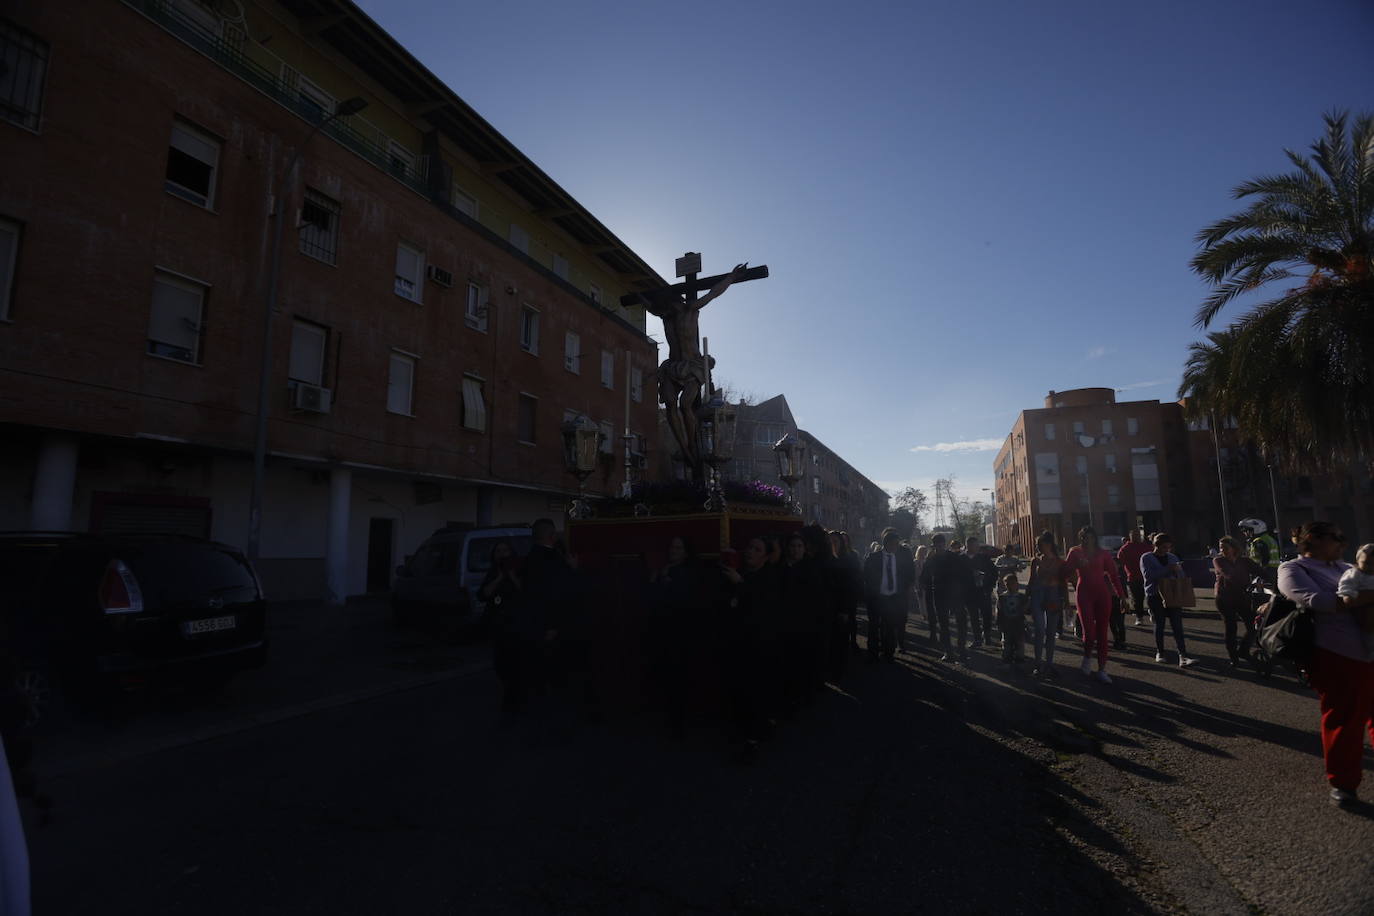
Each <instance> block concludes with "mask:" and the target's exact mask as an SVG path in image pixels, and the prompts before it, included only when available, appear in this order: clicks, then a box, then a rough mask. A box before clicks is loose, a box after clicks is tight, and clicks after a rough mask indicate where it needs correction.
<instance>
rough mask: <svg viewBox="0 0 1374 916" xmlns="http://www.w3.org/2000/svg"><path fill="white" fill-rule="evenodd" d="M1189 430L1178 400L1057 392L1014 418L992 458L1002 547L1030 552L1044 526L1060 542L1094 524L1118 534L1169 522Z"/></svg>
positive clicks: (1183, 479) (1101, 391)
mask: <svg viewBox="0 0 1374 916" xmlns="http://www.w3.org/2000/svg"><path fill="white" fill-rule="evenodd" d="M1185 434H1186V429H1185V426H1184V421H1183V412H1182V409H1181V408H1180V407H1179V405H1177V404H1162V403H1160V402H1159V401H1126V402H1120V403H1118V402H1117V400H1116V393H1115V392H1114V391H1113V390H1112V389H1110V388H1080V389H1077V390H1074V391H1058V392H1056V391H1051V392H1050V393H1049V394H1048V395H1047V396H1046V398H1045V406H1044V407H1043V408H1041V409H1038V410H1025V411H1022V412H1021V414H1020V416H1018V417H1017V418H1016V423H1015V424H1014V425H1013V426H1012V430H1011V433H1010V434H1009V435H1008V436H1007V441H1006V442H1005V443H1003V445H1002V448H1001V450H1000V451H999V452H998V453H997V458H996V460H995V462H994V464H993V468H994V472H995V475H996V495H997V525H996V539H997V543H999V544H1006V543H1020V544H1021V545H1022V546H1023V547H1026V548H1027V549H1028V545H1031V544H1033V543H1034V542H1035V538H1036V536H1037V535H1039V533H1040V532H1041V531H1046V530H1048V531H1052V532H1054V533H1055V535H1056V537H1058V538H1059V539H1060V540H1061V541H1064V540H1066V539H1072V537H1073V533H1074V532H1076V531H1077V530H1078V529H1079V528H1081V527H1083V526H1084V525H1088V524H1092V525H1093V527H1095V528H1096V529H1097V531H1098V533H1099V534H1116V535H1124V534H1125V533H1126V531H1127V530H1128V529H1129V528H1130V527H1131V526H1133V525H1136V524H1140V525H1144V526H1145V527H1146V528H1148V529H1150V530H1153V531H1158V530H1162V529H1164V528H1166V527H1168V526H1169V525H1170V524H1171V523H1172V521H1173V519H1174V517H1175V507H1176V504H1177V501H1178V499H1179V498H1180V497H1181V496H1184V495H1185V491H1186V490H1187V488H1188V484H1189V474H1188V468H1187V452H1186V439H1185Z"/></svg>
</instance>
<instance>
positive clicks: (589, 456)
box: [563, 415, 603, 518]
mask: <svg viewBox="0 0 1374 916" xmlns="http://www.w3.org/2000/svg"><path fill="white" fill-rule="evenodd" d="M602 438H603V433H602V432H601V427H599V426H597V425H596V424H595V423H593V422H592V421H591V420H589V419H588V418H587V417H585V416H582V415H578V416H576V417H574V418H573V419H571V420H568V421H567V422H566V423H564V424H563V465H564V467H565V468H566V469H567V471H568V473H569V474H572V475H573V476H574V477H576V478H577V499H575V500H573V502H572V504H571V505H570V506H568V516H569V517H570V518H590V517H591V515H592V507H591V504H589V503H588V502H587V494H586V486H587V478H588V477H590V476H591V474H592V472H593V471H595V470H596V464H597V461H598V459H599V458H600V455H601V440H602Z"/></svg>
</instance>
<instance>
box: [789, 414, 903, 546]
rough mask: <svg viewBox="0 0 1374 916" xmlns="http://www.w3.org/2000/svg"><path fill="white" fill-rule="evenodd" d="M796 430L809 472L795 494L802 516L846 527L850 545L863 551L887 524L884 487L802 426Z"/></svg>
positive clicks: (830, 524)
mask: <svg viewBox="0 0 1374 916" xmlns="http://www.w3.org/2000/svg"><path fill="white" fill-rule="evenodd" d="M798 434H799V435H800V436H801V439H802V441H803V442H805V443H806V454H807V461H808V463H809V464H810V466H811V467H810V470H811V474H810V476H809V478H808V479H807V480H805V481H803V482H802V484H801V486H800V488H799V489H800V491H801V492H800V493H799V495H798V501H799V502H800V503H801V505H802V509H803V513H804V516H805V518H806V520H807V521H809V522H815V523H816V524H818V525H822V526H824V527H825V528H828V529H832V530H833V529H839V530H841V531H848V532H849V537H850V541H851V542H852V543H853V544H854V549H855V550H858V551H860V553H863V552H864V551H865V550H866V549H867V547H868V545H869V544H871V543H872V542H873V541H876V540H878V536H879V535H880V534H881V533H882V530H883V529H884V528H886V527H887V523H888V518H889V515H890V512H889V508H888V503H889V497H888V495H887V491H886V490H884V489H883V488H882V487H880V486H878V485H877V484H876V483H874V482H873V481H871V480H869V479H868V478H867V477H865V476H864V475H863V474H860V473H859V472H858V471H857V470H856V469H855V468H854V466H853V465H852V464H850V463H849V462H848V461H845V460H844V459H843V458H841V457H840V456H839V455H838V454H837V453H836V452H835V451H834V450H833V449H832V448H830V447H829V446H828V445H826V444H825V443H824V442H822V441H821V440H820V439H817V438H816V437H815V436H813V435H812V434H811V433H809V432H807V431H806V430H804V429H803V430H799V432H798Z"/></svg>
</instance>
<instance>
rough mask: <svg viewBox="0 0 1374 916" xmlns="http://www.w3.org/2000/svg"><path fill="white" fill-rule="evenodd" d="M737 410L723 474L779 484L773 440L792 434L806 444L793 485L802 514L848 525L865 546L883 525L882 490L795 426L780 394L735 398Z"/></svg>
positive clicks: (814, 519) (885, 505) (843, 526)
mask: <svg viewBox="0 0 1374 916" xmlns="http://www.w3.org/2000/svg"><path fill="white" fill-rule="evenodd" d="M737 410H738V413H737V419H736V423H735V458H734V460H733V461H731V462H730V463H729V464H728V465H727V466H726V468H725V471H724V474H725V476H726V478H727V479H730V480H740V481H750V480H759V481H762V482H764V483H769V484H775V485H781V481H779V480H778V462H777V456H776V455H775V454H774V453H773V446H774V445H775V444H776V443H777V441H778V440H779V439H781V438H783V437H784V436H787V435H794V436H797V437H798V438H800V439H801V440H802V442H803V443H804V444H805V445H806V464H807V470H808V471H809V473H808V474H807V476H806V478H805V479H804V480H801V481H799V482H798V483H797V486H796V490H795V494H796V498H797V502H798V503H799V504H800V505H801V507H802V517H803V518H804V519H806V521H807V522H808V523H811V522H814V523H816V524H819V525H823V526H825V527H826V528H832V529H833V528H838V529H843V530H847V531H849V533H850V535H851V537H852V539H853V541H854V543H855V544H856V545H858V544H861V543H862V545H863V546H867V545H868V543H869V541H871V540H872V539H874V538H875V537H877V535H878V533H879V532H880V531H881V530H882V529H883V527H884V526H886V525H887V520H888V495H887V493H886V492H885V491H884V490H883V489H882V488H881V487H879V486H878V485H877V484H875V483H873V482H872V481H871V480H869V479H868V478H867V477H865V476H864V475H863V474H860V473H859V472H858V471H857V470H856V469H855V468H854V466H853V465H851V464H850V463H849V462H847V461H845V460H844V459H843V458H841V457H840V455H839V454H838V453H836V452H835V451H834V450H833V449H831V448H830V447H829V446H827V445H826V444H825V443H824V442H822V441H821V440H820V439H818V438H816V437H815V436H814V435H812V434H811V433H809V432H807V431H806V430H804V429H799V428H798V427H797V421H796V419H795V418H794V417H793V415H792V408H791V406H790V405H789V404H788V403H787V397H786V396H785V395H781V394H779V395H775V396H773V397H771V398H769V399H768V400H766V401H761V402H759V403H758V404H740V405H739V406H738V408H737Z"/></svg>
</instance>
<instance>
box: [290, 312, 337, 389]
mask: <svg viewBox="0 0 1374 916" xmlns="http://www.w3.org/2000/svg"><path fill="white" fill-rule="evenodd" d="M328 341H329V331H327V330H326V329H324V328H322V327H320V326H319V325H317V324H311V323H310V322H308V321H295V322H293V323H292V324H291V359H290V363H289V365H288V368H287V371H286V377H287V378H289V379H291V380H292V381H296V382H305V383H306V384H307V385H323V384H324V355H325V350H326V345H327V343H328Z"/></svg>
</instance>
